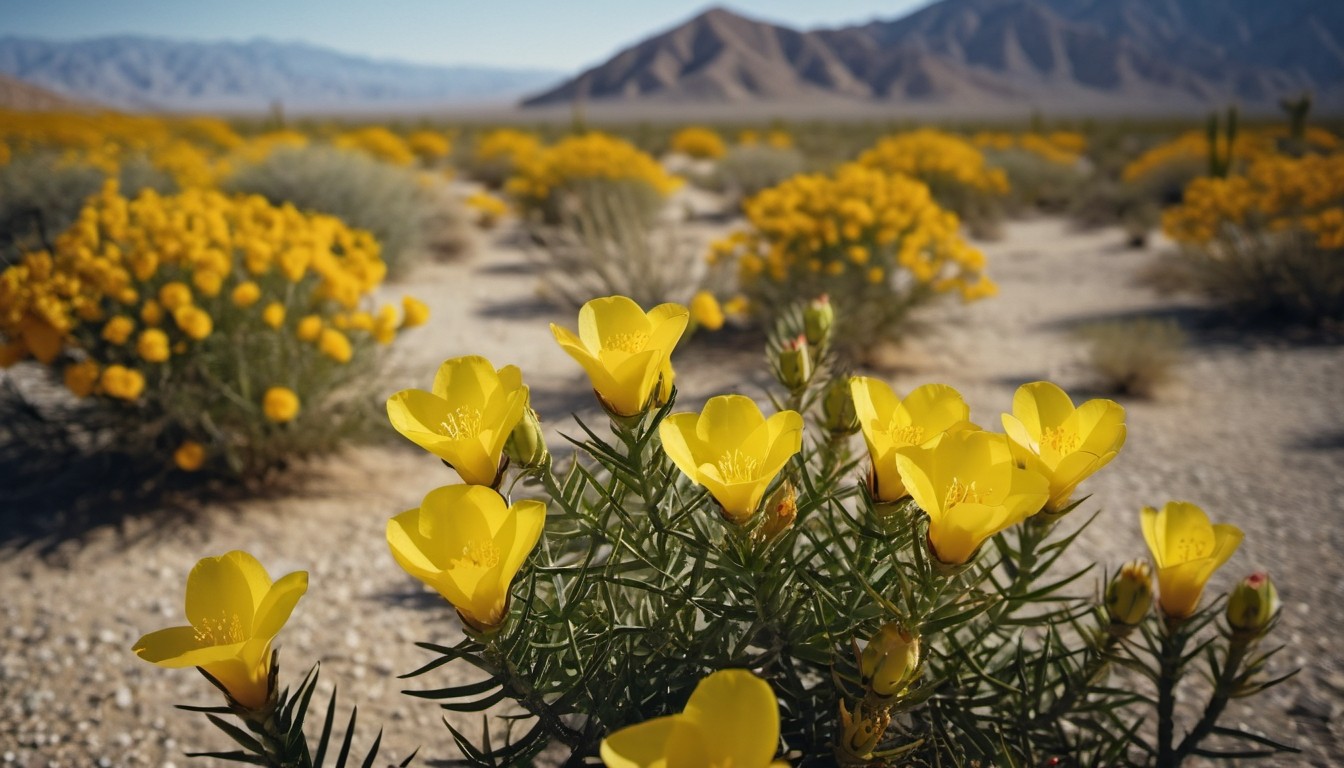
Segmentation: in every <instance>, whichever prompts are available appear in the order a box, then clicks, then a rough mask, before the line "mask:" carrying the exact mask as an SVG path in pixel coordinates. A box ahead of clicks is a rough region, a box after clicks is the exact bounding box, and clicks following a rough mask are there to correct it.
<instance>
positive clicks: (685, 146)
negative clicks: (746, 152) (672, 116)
mask: <svg viewBox="0 0 1344 768" xmlns="http://www.w3.org/2000/svg"><path fill="white" fill-rule="evenodd" d="M667 149H668V151H669V152H677V153H680V154H683V155H686V156H687V157H693V158H696V159H698V160H717V159H719V158H720V157H723V155H724V153H725V152H727V151H728V148H727V146H726V145H725V144H724V143H723V138H722V137H721V136H719V134H718V133H715V132H714V131H713V130H712V129H709V128H704V127H701V126H697V125H692V126H688V127H686V128H682V129H681V130H680V131H677V132H676V133H675V134H673V135H672V140H671V141H669V142H668V145H667Z"/></svg>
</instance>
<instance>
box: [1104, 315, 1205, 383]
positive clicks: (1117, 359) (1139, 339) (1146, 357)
mask: <svg viewBox="0 0 1344 768" xmlns="http://www.w3.org/2000/svg"><path fill="white" fill-rule="evenodd" d="M1078 333H1079V336H1080V337H1081V338H1082V339H1083V340H1084V341H1085V342H1086V343H1087V344H1088V354H1087V361H1088V365H1089V367H1090V368H1091V370H1092V372H1093V374H1094V375H1095V377H1096V382H1097V385H1098V386H1099V387H1100V388H1101V389H1102V390H1103V391H1106V392H1114V393H1116V394H1122V395H1134V396H1136V397H1154V396H1156V395H1157V394H1158V393H1159V392H1160V391H1161V388H1162V387H1163V386H1165V385H1167V384H1169V383H1171V382H1172V381H1174V380H1175V378H1176V376H1177V373H1176V371H1175V368H1176V367H1177V366H1178V365H1179V364H1180V362H1181V355H1182V353H1183V352H1184V348H1185V343H1186V335H1185V331H1183V330H1181V326H1180V325H1179V324H1178V323H1176V322H1175V321H1174V320H1156V319H1152V318H1140V319H1138V320H1121V321H1115V322H1108V323H1094V324H1092V325H1087V326H1084V327H1082V328H1080V329H1079V331H1078Z"/></svg>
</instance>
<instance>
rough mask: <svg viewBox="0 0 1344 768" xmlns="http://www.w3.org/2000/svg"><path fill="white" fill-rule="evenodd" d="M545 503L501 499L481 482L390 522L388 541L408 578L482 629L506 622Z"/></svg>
mask: <svg viewBox="0 0 1344 768" xmlns="http://www.w3.org/2000/svg"><path fill="white" fill-rule="evenodd" d="M545 523H546V505H545V504H544V503H542V502H540V501H519V502H517V503H516V504H514V505H513V506H511V507H509V506H505V503H504V499H503V498H502V497H501V496H500V495H499V494H498V493H495V492H494V491H493V490H491V489H489V488H486V487H484V486H481V485H448V486H444V487H442V488H436V489H434V490H432V491H430V492H429V494H428V495H426V496H425V499H424V501H422V502H421V503H420V508H419V509H412V510H410V511H408V512H403V513H401V514H400V515H397V516H396V517H394V518H392V519H391V520H389V521H388V523H387V544H388V546H389V547H390V548H391V549H392V556H393V557H394V558H396V560H397V564H398V565H400V566H401V567H402V568H403V569H405V570H406V572H407V573H409V574H411V575H412V576H414V577H415V578H417V579H419V580H420V581H423V582H424V583H425V584H427V585H429V586H430V587H433V588H434V589H435V590H436V591H438V593H439V594H441V595H443V597H444V598H445V599H446V600H447V601H448V602H450V603H452V604H453V607H455V608H457V612H458V614H459V615H460V616H461V617H462V620H463V622H465V623H466V624H467V625H469V626H471V627H473V628H475V629H478V630H482V631H485V630H490V629H494V628H495V627H498V626H499V625H500V624H502V623H504V618H505V616H506V615H507V614H508V610H509V585H510V584H511V583H512V582H513V577H514V576H515V575H516V574H517V573H518V569H519V568H521V567H522V566H523V563H524V562H525V561H526V560H527V556H528V554H529V553H531V552H532V549H533V547H535V546H536V545H537V540H538V539H540V538H541V529H542V527H543V526H544V525H545Z"/></svg>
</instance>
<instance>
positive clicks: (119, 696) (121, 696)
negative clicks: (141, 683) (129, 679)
mask: <svg viewBox="0 0 1344 768" xmlns="http://www.w3.org/2000/svg"><path fill="white" fill-rule="evenodd" d="M114 702H115V703H116V705H117V709H130V707H131V702H132V699H131V689H130V688H127V687H126V686H124V685H123V686H121V687H120V688H118V689H117V693H116V697H115V699H114Z"/></svg>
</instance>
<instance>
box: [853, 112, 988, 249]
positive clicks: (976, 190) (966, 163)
mask: <svg viewBox="0 0 1344 768" xmlns="http://www.w3.org/2000/svg"><path fill="white" fill-rule="evenodd" d="M858 162H859V164H860V165H864V166H867V167H869V168H874V169H877V170H880V171H883V172H885V173H899V174H903V175H905V176H909V177H910V178H913V179H918V180H919V181H922V182H924V184H926V185H927V186H928V188H929V191H930V192H931V193H932V194H933V199H934V200H936V201H938V204H939V205H941V206H942V207H943V208H946V209H948V210H950V211H953V212H955V213H956V214H957V215H958V216H960V217H961V219H962V220H963V221H964V222H966V224H967V226H969V227H971V228H972V231H974V232H975V233H976V234H979V235H982V236H988V235H993V234H995V232H996V227H997V225H998V223H999V220H1000V218H1001V217H1002V209H1001V206H1000V199H1001V198H1002V197H1003V196H1004V195H1006V194H1008V189H1009V187H1008V177H1007V176H1006V175H1005V174H1004V172H1003V171H1002V170H1000V169H997V168H991V167H990V166H989V165H988V164H987V163H986V162H985V157H984V155H983V154H982V153H981V152H980V150H978V149H976V148H975V145H973V144H971V143H970V142H969V141H967V140H965V139H963V138H961V137H959V136H954V135H952V134H950V133H944V132H942V131H937V130H933V129H928V128H925V129H920V130H916V131H909V132H906V133H898V134H895V135H892V136H888V137H886V138H883V139H881V140H879V141H878V142H877V143H876V144H874V145H873V147H872V148H871V149H868V150H866V151H865V152H863V154H861V155H859V160H858Z"/></svg>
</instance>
